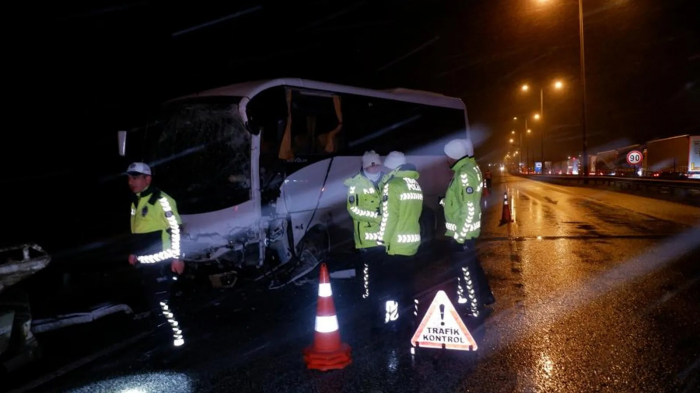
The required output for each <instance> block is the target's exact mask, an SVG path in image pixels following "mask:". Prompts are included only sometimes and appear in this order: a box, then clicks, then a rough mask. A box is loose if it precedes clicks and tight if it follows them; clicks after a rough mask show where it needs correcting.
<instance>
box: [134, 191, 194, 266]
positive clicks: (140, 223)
mask: <svg viewBox="0 0 700 393" xmlns="http://www.w3.org/2000/svg"><path fill="white" fill-rule="evenodd" d="M180 224H182V220H181V219H180V215H179V214H178V212H177V204H176V203H175V200H174V199H173V198H171V197H170V195H168V194H166V193H165V192H163V191H161V190H159V189H157V188H153V187H149V188H146V189H145V190H143V191H141V192H140V193H138V194H134V195H133V200H132V202H131V233H133V234H153V233H154V232H160V233H161V236H160V238H161V243H162V251H159V252H155V253H152V254H148V255H137V257H138V260H139V262H141V263H156V262H160V261H165V260H167V259H171V258H180V256H181V253H180V227H179V225H180ZM159 248H160V247H159Z"/></svg>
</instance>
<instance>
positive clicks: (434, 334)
mask: <svg viewBox="0 0 700 393" xmlns="http://www.w3.org/2000/svg"><path fill="white" fill-rule="evenodd" d="M411 344H413V345H414V346H417V347H421V348H423V347H427V348H445V349H456V350H460V351H476V349H477V345H476V341H474V338H473V337H472V335H471V333H469V329H467V327H466V326H465V325H464V322H462V318H460V317H459V314H457V310H455V308H454V306H453V305H452V303H451V302H450V299H449V298H448V297H447V294H445V291H438V293H437V294H436V295H435V299H433V302H432V303H431V304H430V307H429V308H428V311H427V312H426V313H425V316H424V317H423V320H422V321H421V323H420V325H419V326H418V329H417V330H416V333H415V334H414V335H413V338H412V339H411Z"/></svg>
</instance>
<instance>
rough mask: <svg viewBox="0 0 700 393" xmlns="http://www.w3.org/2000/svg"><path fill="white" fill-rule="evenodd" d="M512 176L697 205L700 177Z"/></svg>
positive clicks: (517, 174)
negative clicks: (687, 178)
mask: <svg viewBox="0 0 700 393" xmlns="http://www.w3.org/2000/svg"><path fill="white" fill-rule="evenodd" d="M513 175H516V176H521V177H525V178H528V179H532V180H538V181H543V182H547V183H554V184H561V185H571V186H583V187H596V188H605V189H608V190H612V191H619V192H626V193H632V194H638V195H642V196H648V197H651V198H658V199H666V200H672V201H675V202H682V203H689V204H692V205H697V206H700V180H665V179H649V178H638V177H619V176H588V177H587V178H584V177H583V176H575V175H525V174H520V173H513Z"/></svg>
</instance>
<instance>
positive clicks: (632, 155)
mask: <svg viewBox="0 0 700 393" xmlns="http://www.w3.org/2000/svg"><path fill="white" fill-rule="evenodd" d="M643 158H644V156H643V155H642V152H640V151H638V150H632V151H631V152H629V153H627V163H628V164H630V165H637V164H639V163H640V162H642V159H643Z"/></svg>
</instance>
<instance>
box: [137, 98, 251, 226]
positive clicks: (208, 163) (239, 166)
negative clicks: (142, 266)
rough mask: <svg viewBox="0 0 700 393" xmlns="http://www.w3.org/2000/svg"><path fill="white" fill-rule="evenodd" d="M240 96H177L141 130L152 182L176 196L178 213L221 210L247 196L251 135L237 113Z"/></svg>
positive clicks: (248, 194)
mask: <svg viewBox="0 0 700 393" xmlns="http://www.w3.org/2000/svg"><path fill="white" fill-rule="evenodd" d="M239 101H240V98H238V97H208V98H196V99H190V100H183V101H176V102H173V103H170V104H167V105H166V106H164V107H163V108H162V111H161V112H160V114H159V115H158V116H157V117H156V120H155V121H154V122H151V123H150V124H149V125H148V127H146V128H145V129H143V130H141V131H142V135H140V136H141V137H142V138H143V139H142V140H143V142H144V145H145V146H144V149H145V150H144V151H143V152H142V156H143V157H144V159H145V160H147V162H148V163H149V165H151V167H152V168H153V172H154V173H153V182H154V184H155V185H156V186H157V187H159V188H160V189H162V190H163V191H165V192H166V193H168V194H169V195H171V196H172V197H173V198H174V199H175V201H176V202H177V205H178V210H179V211H180V213H181V214H198V213H205V212H211V211H216V210H221V209H224V208H226V207H231V206H235V205H238V204H241V203H243V202H245V201H248V200H249V199H250V144H251V140H250V139H251V138H250V134H249V133H248V131H246V129H245V126H244V124H243V121H242V119H241V117H240V115H239V113H238V102H239ZM140 133H141V132H140ZM136 138H139V135H137V136H136ZM134 139H135V138H131V140H134ZM137 143H138V139H137ZM134 158H135V157H134Z"/></svg>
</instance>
